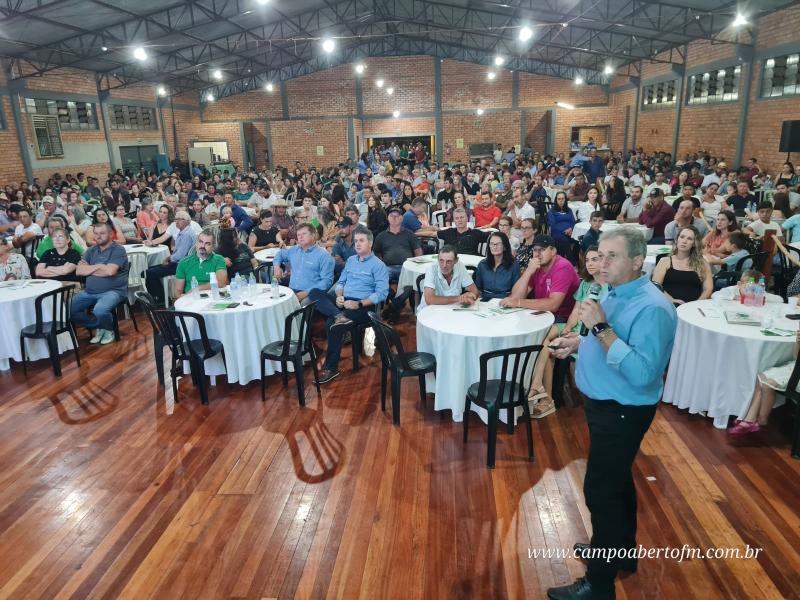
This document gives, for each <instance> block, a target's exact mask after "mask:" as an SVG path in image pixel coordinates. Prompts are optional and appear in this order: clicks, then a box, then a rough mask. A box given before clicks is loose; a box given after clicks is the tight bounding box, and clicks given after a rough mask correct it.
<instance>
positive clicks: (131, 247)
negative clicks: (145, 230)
mask: <svg viewBox="0 0 800 600" xmlns="http://www.w3.org/2000/svg"><path fill="white" fill-rule="evenodd" d="M122 247H123V248H125V252H127V253H131V252H146V253H147V266H148V267H155V266H157V265H160V264H161V263H163V262H164V259H165V258H167V257H168V256H169V248H167V247H166V246H162V245H158V246H149V247H148V246H145V245H144V244H125V245H124V246H122Z"/></svg>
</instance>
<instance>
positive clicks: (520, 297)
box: [500, 235, 580, 323]
mask: <svg viewBox="0 0 800 600" xmlns="http://www.w3.org/2000/svg"><path fill="white" fill-rule="evenodd" d="M579 285H580V282H579V280H578V274H577V273H576V272H575V269H574V267H573V266H572V263H570V262H569V261H568V260H567V259H566V258H564V257H563V256H558V254H557V253H556V242H555V240H554V239H553V238H552V237H550V236H549V235H537V236H536V239H534V241H533V258H532V259H531V260H530V262H529V263H528V268H527V269H525V272H524V273H523V274H522V276H521V277H520V278H519V280H518V281H517V283H516V284H514V289H513V290H512V292H511V296H509V297H508V298H505V299H504V300H501V301H500V305H501V306H512V307H524V308H530V309H531V310H546V311H550V312H552V313H553V314H554V315H555V318H556V322H559V323H563V322H565V321H566V320H567V318H568V317H569V315H570V312H572V307H573V306H574V305H575V300H573V298H572V295H573V294H574V293H575V290H577V289H578V286H579ZM531 292H532V293H533V298H532V299H528V295H529V294H530V293H531Z"/></svg>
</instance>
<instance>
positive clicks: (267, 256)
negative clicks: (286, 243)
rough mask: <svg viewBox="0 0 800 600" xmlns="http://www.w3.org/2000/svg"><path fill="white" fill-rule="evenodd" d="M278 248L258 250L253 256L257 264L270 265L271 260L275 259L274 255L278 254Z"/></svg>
mask: <svg viewBox="0 0 800 600" xmlns="http://www.w3.org/2000/svg"><path fill="white" fill-rule="evenodd" d="M278 250H280V248H265V249H264V250H259V251H258V252H256V253H255V254H254V255H253V256H255V257H256V260H257V261H258V262H262V263H271V262H272V259H273V258H275V255H276V254H277V253H278Z"/></svg>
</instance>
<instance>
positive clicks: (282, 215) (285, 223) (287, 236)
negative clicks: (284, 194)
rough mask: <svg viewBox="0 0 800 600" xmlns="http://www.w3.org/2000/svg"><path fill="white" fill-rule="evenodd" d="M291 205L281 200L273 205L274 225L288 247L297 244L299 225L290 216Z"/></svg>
mask: <svg viewBox="0 0 800 600" xmlns="http://www.w3.org/2000/svg"><path fill="white" fill-rule="evenodd" d="M288 209H289V205H288V204H287V203H286V200H284V199H283V198H279V199H277V200H275V201H274V202H273V203H272V223H273V224H274V225H275V226H276V227H277V228H278V229H279V230H280V234H281V238H283V241H284V242H286V245H287V246H292V245H294V244H295V243H296V242H297V229H296V228H297V225H296V224H295V222H294V219H293V218H292V217H291V216H290V215H289V214H288Z"/></svg>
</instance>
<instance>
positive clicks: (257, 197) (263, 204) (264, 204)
mask: <svg viewBox="0 0 800 600" xmlns="http://www.w3.org/2000/svg"><path fill="white" fill-rule="evenodd" d="M273 200H274V198H273V197H272V190H271V189H269V186H268V185H266V184H265V183H264V182H263V181H259V182H258V183H256V191H255V192H253V194H252V195H251V196H250V200H248V201H247V206H249V207H250V208H255V209H256V210H257V211H259V212H261V211H262V210H269V209H271V208H272V201H273Z"/></svg>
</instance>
